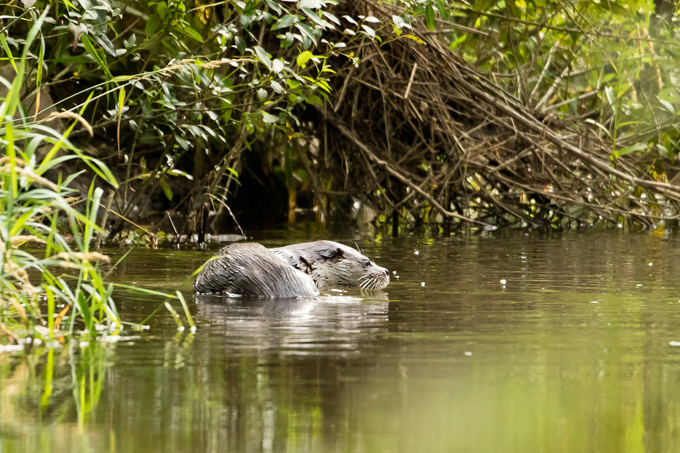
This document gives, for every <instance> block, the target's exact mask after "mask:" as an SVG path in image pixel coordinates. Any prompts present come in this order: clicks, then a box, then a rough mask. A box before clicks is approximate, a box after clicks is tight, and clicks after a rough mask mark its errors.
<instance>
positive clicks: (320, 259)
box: [270, 241, 390, 289]
mask: <svg viewBox="0 0 680 453" xmlns="http://www.w3.org/2000/svg"><path fill="white" fill-rule="evenodd" d="M270 250H271V251H272V252H274V253H275V254H276V255H277V256H279V257H280V258H281V259H283V260H284V261H285V262H287V263H288V264H289V265H291V266H293V267H294V268H296V269H298V270H300V271H302V272H304V273H305V274H308V275H310V276H311V277H312V280H314V283H315V284H316V287H317V288H333V287H335V288H337V287H345V288H351V287H356V286H358V287H361V288H362V289H382V288H384V287H385V286H387V285H388V283H389V282H390V277H389V273H388V272H387V269H385V268H384V267H380V266H378V265H377V264H375V263H374V262H373V261H371V260H369V259H368V258H367V257H365V256H364V255H362V254H361V253H359V252H357V251H356V250H354V249H353V248H351V247H347V246H346V245H342V244H339V243H337V242H333V241H316V242H305V243H303V244H294V245H287V246H285V247H279V248H275V249H270Z"/></svg>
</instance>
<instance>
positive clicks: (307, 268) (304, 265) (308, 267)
mask: <svg viewBox="0 0 680 453" xmlns="http://www.w3.org/2000/svg"><path fill="white" fill-rule="evenodd" d="M295 267H296V268H297V269H299V270H301V271H302V272H304V273H305V274H311V273H312V271H313V270H314V269H313V268H312V263H310V262H309V261H307V258H305V257H304V256H300V261H299V262H298V263H297V265H296V266H295Z"/></svg>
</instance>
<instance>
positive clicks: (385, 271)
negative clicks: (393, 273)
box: [382, 267, 390, 275]
mask: <svg viewBox="0 0 680 453" xmlns="http://www.w3.org/2000/svg"><path fill="white" fill-rule="evenodd" d="M382 269H383V272H384V273H385V275H390V271H388V270H387V268H385V267H383V268H382Z"/></svg>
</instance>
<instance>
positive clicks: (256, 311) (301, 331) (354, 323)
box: [196, 294, 388, 356]
mask: <svg viewBox="0 0 680 453" xmlns="http://www.w3.org/2000/svg"><path fill="white" fill-rule="evenodd" d="M196 305H197V309H198V315H199V316H200V317H201V318H202V319H204V320H207V321H208V322H209V323H210V325H211V327H210V332H211V333H212V332H217V333H218V334H221V335H225V336H226V337H227V344H226V347H227V349H228V351H229V352H230V353H232V354H241V353H242V351H250V350H253V349H260V350H267V351H269V352H272V351H277V352H278V353H279V354H295V355H303V356H304V355H310V354H316V353H322V354H324V355H327V354H328V353H329V352H330V351H335V352H337V353H343V352H349V353H356V352H358V351H359V350H360V347H361V346H362V345H363V344H364V343H366V340H367V339H370V338H371V335H375V334H379V333H386V332H387V311H388V301H387V296H386V295H384V294H382V295H380V296H372V297H371V299H366V300H364V299H361V298H359V297H352V296H320V297H310V298H299V299H243V298H238V299H236V298H235V299H229V298H225V297H218V296H196ZM359 332H360V333H361V335H356V334H357V333H359Z"/></svg>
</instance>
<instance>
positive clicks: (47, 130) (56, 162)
mask: <svg viewBox="0 0 680 453" xmlns="http://www.w3.org/2000/svg"><path fill="white" fill-rule="evenodd" d="M47 12H48V10H46V11H45V12H44V13H43V14H42V16H40V17H39V18H38V19H37V20H36V22H35V24H34V25H33V27H32V28H31V29H30V31H29V33H28V35H27V38H26V43H25V46H24V48H23V52H22V55H21V58H20V59H17V61H16V74H15V76H14V79H13V81H12V83H11V84H10V83H8V82H7V81H6V80H2V82H3V83H4V84H6V85H7V88H8V92H7V96H6V97H5V99H4V101H3V102H2V104H1V105H0V146H1V147H2V154H3V156H2V157H1V158H0V304H1V306H0V309H1V310H2V311H1V312H0V321H1V322H0V334H2V336H5V337H6V338H9V339H12V340H14V341H17V340H18V339H19V338H20V337H26V336H30V337H36V338H39V339H41V340H42V341H47V340H53V339H54V338H55V335H57V334H58V329H59V328H61V324H62V323H63V320H64V319H66V318H65V317H66V315H67V312H68V311H69V310H71V313H70V314H69V315H70V316H68V327H67V328H65V329H62V330H66V331H71V332H72V331H73V329H74V323H75V322H76V320H79V321H80V322H82V327H83V328H84V329H86V330H88V331H89V332H93V333H94V332H96V331H97V329H99V328H100V326H106V329H107V330H115V329H119V328H120V326H121V320H120V317H119V315H118V312H117V310H116V306H115V304H114V303H113V300H112V298H111V294H112V292H113V286H112V285H111V284H108V285H107V284H105V282H104V279H103V276H102V268H101V266H102V264H104V263H108V262H109V259H108V257H106V256H105V255H103V254H101V253H99V252H96V251H93V250H92V248H91V243H92V239H93V237H94V235H95V233H97V232H99V233H101V229H100V227H99V226H97V212H98V209H99V204H100V200H101V197H102V193H103V189H102V188H101V187H95V182H94V181H93V182H92V184H91V185H90V187H89V190H88V192H87V194H86V197H85V198H83V197H81V196H80V194H79V192H78V191H77V190H76V189H75V188H74V186H73V184H72V183H73V181H74V180H75V178H76V177H77V176H78V175H79V174H80V173H74V174H70V175H64V174H63V170H60V168H63V166H64V165H65V164H67V163H73V161H78V162H79V163H80V164H84V165H87V166H88V167H89V169H90V170H91V171H92V172H93V173H95V174H96V175H97V176H98V177H99V180H100V181H101V183H103V184H105V185H109V186H112V187H114V188H115V187H117V186H118V183H117V182H116V180H115V178H114V177H113V175H112V174H111V172H110V171H109V169H108V168H107V167H106V165H104V164H103V163H102V162H100V161H99V160H97V159H93V158H91V157H89V156H86V155H84V154H83V153H82V152H81V151H80V150H79V149H78V148H77V147H75V146H74V145H73V144H72V143H71V142H70V140H69V135H70V134H71V133H72V131H73V130H74V128H75V127H76V125H78V124H81V125H82V126H83V127H84V128H85V129H87V128H89V124H88V123H87V121H85V120H84V119H83V118H82V116H80V115H79V114H78V113H70V114H69V115H67V116H65V117H66V118H67V119H71V120H72V122H71V124H70V125H69V126H68V128H67V129H66V130H65V131H64V132H63V133H60V132H58V131H57V130H55V129H54V128H51V127H48V126H45V125H42V124H40V123H32V122H30V120H29V118H28V115H27V114H26V113H25V111H22V110H23V108H24V107H23V106H22V105H21V102H20V92H21V89H22V86H23V79H24V77H25V74H26V73H27V70H28V65H27V61H28V58H27V56H28V53H29V49H30V48H31V45H32V43H33V42H34V41H35V40H36V37H37V35H38V32H39V30H40V26H41V25H42V23H43V21H44V20H45V17H46V15H47ZM56 116H57V117H58V116H60V115H56ZM48 175H49V176H48ZM53 181H56V182H53ZM29 243H32V244H38V245H40V248H39V249H37V250H36V251H34V252H29V251H27V250H25V249H24V248H23V247H22V246H23V245H26V244H29ZM64 270H66V271H68V272H69V274H70V275H62V274H58V273H57V272H58V271H64ZM32 276H33V281H32V280H31V277H32ZM69 276H70V277H71V278H70V279H69ZM37 280H39V283H38V284H34V283H35V281H37ZM69 280H71V281H69ZM45 308H46V311H47V312H46V313H44V312H43V310H44V309H45Z"/></svg>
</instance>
